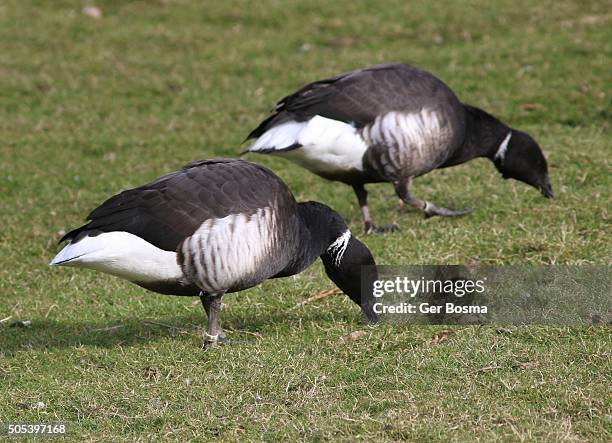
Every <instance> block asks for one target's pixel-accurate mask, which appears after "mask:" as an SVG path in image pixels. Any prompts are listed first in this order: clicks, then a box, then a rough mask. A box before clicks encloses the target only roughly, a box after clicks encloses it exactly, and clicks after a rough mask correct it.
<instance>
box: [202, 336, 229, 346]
mask: <svg viewBox="0 0 612 443" xmlns="http://www.w3.org/2000/svg"><path fill="white" fill-rule="evenodd" d="M228 342H229V340H228V339H227V337H226V336H225V333H224V332H221V333H219V334H217V335H210V334H208V333H207V332H205V333H204V341H203V342H202V349H209V348H214V347H216V346H219V345H226V344H228Z"/></svg>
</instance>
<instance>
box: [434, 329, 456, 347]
mask: <svg viewBox="0 0 612 443" xmlns="http://www.w3.org/2000/svg"><path fill="white" fill-rule="evenodd" d="M451 334H452V331H450V330H448V329H444V330H443V331H439V332H436V333H435V334H434V335H433V338H432V339H431V342H430V343H431V344H432V345H439V344H440V343H443V342H445V341H447V340H448V337H449V336H450V335H451Z"/></svg>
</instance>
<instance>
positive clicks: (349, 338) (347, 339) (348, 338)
mask: <svg viewBox="0 0 612 443" xmlns="http://www.w3.org/2000/svg"><path fill="white" fill-rule="evenodd" d="M363 334H365V332H364V331H353V332H351V333H350V334H346V335H343V336H342V337H340V343H342V344H345V343H348V342H350V341H355V340H357V339H358V338H359V337H361V336H362V335H363Z"/></svg>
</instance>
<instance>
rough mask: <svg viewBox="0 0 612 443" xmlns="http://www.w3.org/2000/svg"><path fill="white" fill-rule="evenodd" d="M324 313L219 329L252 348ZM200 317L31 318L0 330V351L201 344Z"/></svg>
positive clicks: (233, 321)
mask: <svg viewBox="0 0 612 443" xmlns="http://www.w3.org/2000/svg"><path fill="white" fill-rule="evenodd" d="M323 317H324V314H317V313H313V314H312V315H308V316H304V315H300V313H299V312H287V311H272V312H262V313H261V314H254V315H251V316H249V317H246V316H242V315H239V314H236V315H233V316H231V315H228V316H226V317H223V316H222V318H221V325H222V327H223V328H224V329H225V330H226V331H227V332H228V333H229V334H228V335H229V337H230V340H231V343H239V342H251V343H255V342H256V341H257V340H258V339H259V338H261V337H265V335H266V333H271V332H272V329H273V328H277V327H278V326H281V325H286V326H287V327H288V328H292V327H294V326H295V325H296V324H297V323H298V322H299V321H300V319H302V321H304V320H305V319H308V320H313V321H319V322H324V321H326V320H327V319H326V318H323ZM206 324H207V323H206V315H205V314H204V311H202V314H201V315H198V314H195V313H194V314H188V315H183V316H173V317H162V318H133V317H132V318H129V317H128V318H114V319H112V320H109V321H99V322H96V321H91V322H79V321H58V320H50V319H44V318H43V319H36V318H34V319H32V323H31V325H30V326H27V327H20V326H13V327H11V326H9V325H2V326H0V352H1V353H3V354H4V355H5V356H12V355H14V354H15V353H17V352H19V351H28V350H41V349H61V348H71V347H78V346H97V347H104V348H111V347H114V346H119V345H120V346H131V345H136V344H141V343H147V342H152V341H156V340H159V339H164V338H172V339H175V340H180V341H185V340H188V341H191V342H193V344H194V346H199V345H200V344H201V334H202V331H203V330H204V328H205V327H206Z"/></svg>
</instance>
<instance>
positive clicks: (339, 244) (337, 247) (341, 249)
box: [327, 229, 351, 266]
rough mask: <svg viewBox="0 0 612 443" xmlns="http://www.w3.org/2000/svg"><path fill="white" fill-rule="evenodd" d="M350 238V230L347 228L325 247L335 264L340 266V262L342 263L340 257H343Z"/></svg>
mask: <svg viewBox="0 0 612 443" xmlns="http://www.w3.org/2000/svg"><path fill="white" fill-rule="evenodd" d="M350 239H351V231H350V230H348V229H347V230H346V231H345V232H344V234H342V235H341V236H340V237H338V238H337V239H336V240H334V242H333V243H332V244H331V245H329V247H328V248H327V252H328V253H329V254H330V255H331V256H332V257H333V259H334V263H335V265H336V266H340V263H342V257H344V253H345V252H346V248H347V247H348V244H349V240H350Z"/></svg>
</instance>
